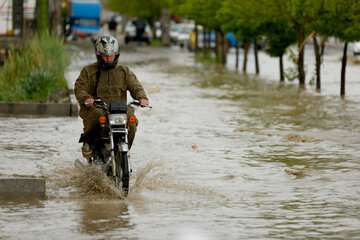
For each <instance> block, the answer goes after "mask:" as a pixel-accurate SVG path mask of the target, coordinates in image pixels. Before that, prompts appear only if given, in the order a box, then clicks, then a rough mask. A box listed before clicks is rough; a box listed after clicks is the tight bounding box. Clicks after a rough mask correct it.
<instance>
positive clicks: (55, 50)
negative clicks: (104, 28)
mask: <svg viewBox="0 0 360 240" xmlns="http://www.w3.org/2000/svg"><path fill="white" fill-rule="evenodd" d="M67 64H68V57H67V54H66V52H65V49H64V45H63V43H62V41H61V40H59V39H57V38H55V37H52V36H50V35H48V34H43V35H41V36H37V37H35V38H34V39H32V40H31V41H30V42H29V44H28V45H27V46H26V47H25V48H24V49H22V50H21V52H19V51H18V50H16V49H11V50H10V55H9V58H8V60H7V61H6V63H5V65H4V66H3V67H2V68H0V101H29V100H30V101H41V102H45V101H47V100H48V98H49V97H50V95H51V94H53V93H55V92H57V91H62V90H65V89H66V81H65V79H64V72H65V68H66V66H67Z"/></svg>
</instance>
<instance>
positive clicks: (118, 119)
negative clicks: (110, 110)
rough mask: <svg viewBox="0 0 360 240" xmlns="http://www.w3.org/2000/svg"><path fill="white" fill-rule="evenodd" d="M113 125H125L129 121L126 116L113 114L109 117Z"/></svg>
mask: <svg viewBox="0 0 360 240" xmlns="http://www.w3.org/2000/svg"><path fill="white" fill-rule="evenodd" d="M109 120H110V124H111V125H125V124H126V121H127V115H126V114H112V115H110V117H109Z"/></svg>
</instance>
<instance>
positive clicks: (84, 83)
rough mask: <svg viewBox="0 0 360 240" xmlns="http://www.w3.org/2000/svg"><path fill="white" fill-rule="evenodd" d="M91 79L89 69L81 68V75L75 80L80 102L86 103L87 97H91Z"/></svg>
mask: <svg viewBox="0 0 360 240" xmlns="http://www.w3.org/2000/svg"><path fill="white" fill-rule="evenodd" d="M89 85H90V80H89V78H88V74H87V71H86V70H85V69H83V70H81V72H80V76H79V77H78V78H77V80H76V82H75V89H74V91H75V96H76V99H77V100H78V102H79V103H80V104H84V101H85V99H86V98H89V97H91V94H89V89H90V86H89Z"/></svg>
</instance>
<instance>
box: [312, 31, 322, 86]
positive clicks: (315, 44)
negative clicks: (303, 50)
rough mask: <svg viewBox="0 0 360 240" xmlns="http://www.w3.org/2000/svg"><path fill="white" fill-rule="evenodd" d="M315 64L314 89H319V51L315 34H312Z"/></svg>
mask: <svg viewBox="0 0 360 240" xmlns="http://www.w3.org/2000/svg"><path fill="white" fill-rule="evenodd" d="M313 43H314V53H315V60H316V61H315V62H316V63H315V64H316V91H318V92H320V91H321V53H320V46H319V42H318V40H317V37H316V34H314V35H313Z"/></svg>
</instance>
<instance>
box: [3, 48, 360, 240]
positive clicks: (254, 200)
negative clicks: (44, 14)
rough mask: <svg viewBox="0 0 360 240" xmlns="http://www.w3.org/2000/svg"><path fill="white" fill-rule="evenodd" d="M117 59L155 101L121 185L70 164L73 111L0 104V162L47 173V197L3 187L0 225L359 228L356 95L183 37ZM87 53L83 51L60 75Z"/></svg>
mask: <svg viewBox="0 0 360 240" xmlns="http://www.w3.org/2000/svg"><path fill="white" fill-rule="evenodd" d="M122 60H123V62H125V63H126V64H129V65H130V66H131V68H132V69H133V71H134V72H135V73H136V74H137V76H138V77H139V79H141V81H142V82H143V83H144V85H145V87H146V89H147V91H148V93H149V95H150V98H151V103H152V105H153V109H151V110H145V109H144V110H139V111H137V114H138V118H139V119H140V126H139V131H138V134H137V137H136V140H135V141H136V142H135V145H134V148H133V149H132V152H131V162H132V167H133V169H134V174H133V176H132V183H131V186H132V192H131V193H130V194H129V197H128V198H127V199H125V200H124V199H119V198H118V196H116V194H109V191H110V190H109V191H108V192H102V193H101V192H96V191H89V188H88V187H89V186H88V185H87V184H86V183H87V182H86V181H87V180H88V178H89V175H88V174H83V173H82V172H81V171H80V170H79V169H77V168H75V167H74V161H75V160H76V159H81V155H80V145H79V144H78V143H77V140H78V136H79V135H80V133H81V121H80V119H76V118H41V119H38V118H19V119H16V118H0V129H1V138H0V152H1V155H0V173H1V175H12V174H22V175H27V174H30V175H31V174H32V175H38V176H45V177H46V178H47V198H46V199H40V200H36V199H35V200H26V199H25V200H24V199H7V200H3V201H1V203H0V239H179V240H192V239H194V240H203V239H206V240H207V239H359V238H360V237H359V236H360V217H359V216H360V202H359V198H360V183H359V179H360V162H359V155H360V154H359V153H360V139H359V137H358V132H359V130H360V121H359V120H360V114H359V112H360V105H359V103H360V102H359V101H357V99H358V98H357V96H354V97H353V98H349V99H348V100H346V101H343V100H341V99H339V98H338V97H336V96H332V95H323V96H320V95H317V94H313V93H309V91H308V92H299V91H298V90H297V88H296V87H295V86H292V85H290V84H289V85H285V86H279V85H278V84H277V83H276V82H274V83H269V82H265V81H262V80H260V79H255V78H254V77H252V76H251V75H249V76H248V77H241V76H239V75H236V74H232V73H231V72H227V71H221V70H219V69H216V68H212V67H209V66H200V65H199V64H196V63H194V61H193V58H192V55H191V54H189V53H186V52H182V51H179V50H172V51H168V50H162V49H139V50H138V51H137V52H134V53H124V54H123V55H122ZM90 61H91V57H90V53H86V52H81V53H80V54H79V57H78V58H75V59H74V62H73V64H72V65H71V66H70V68H69V73H68V76H70V78H71V79H74V78H75V77H76V75H77V74H78V71H79V68H80V67H81V66H83V65H84V64H86V63H88V62H90ZM71 76H72V77H71ZM100 184H105V185H106V183H100ZM110 192H111V191H110Z"/></svg>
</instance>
